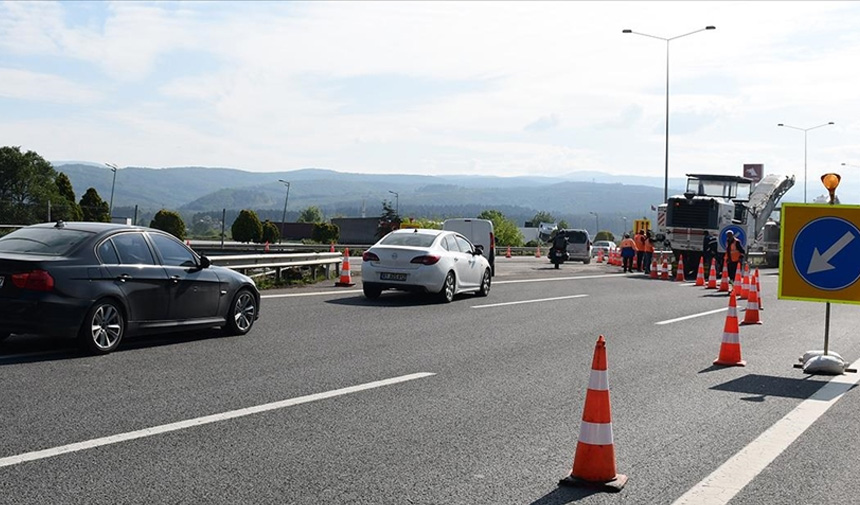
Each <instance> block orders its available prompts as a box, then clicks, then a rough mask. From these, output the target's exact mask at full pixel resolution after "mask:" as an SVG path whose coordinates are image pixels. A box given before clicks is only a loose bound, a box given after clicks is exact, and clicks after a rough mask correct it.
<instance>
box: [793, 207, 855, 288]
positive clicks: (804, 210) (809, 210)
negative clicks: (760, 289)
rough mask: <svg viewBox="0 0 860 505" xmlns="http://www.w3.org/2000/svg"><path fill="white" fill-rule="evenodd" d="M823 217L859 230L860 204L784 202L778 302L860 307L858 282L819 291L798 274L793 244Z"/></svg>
mask: <svg viewBox="0 0 860 505" xmlns="http://www.w3.org/2000/svg"><path fill="white" fill-rule="evenodd" d="M822 217H836V218H840V219H844V220H845V221H848V222H850V223H852V224H853V225H854V226H855V227H857V228H860V205H827V204H814V203H813V204H805V203H784V204H782V222H781V224H780V228H781V229H780V237H779V246H780V247H779V250H780V254H779V295H778V297H779V299H781V300H783V299H785V300H801V301H809V302H833V303H853V304H860V282H854V283H853V284H851V285H849V286H846V287H845V288H843V289H838V290H825V289H819V288H817V287H815V286H813V285H811V284H809V283H808V282H807V281H806V280H805V279H803V277H802V276H801V275H800V273H798V271H797V266H796V265H795V264H794V254H793V253H794V250H793V247H794V241H795V238H796V237H797V235H798V234H799V233H800V230H802V229H803V228H804V227H805V226H806V225H807V224H809V223H811V222H812V221H814V220H816V219H819V218H822Z"/></svg>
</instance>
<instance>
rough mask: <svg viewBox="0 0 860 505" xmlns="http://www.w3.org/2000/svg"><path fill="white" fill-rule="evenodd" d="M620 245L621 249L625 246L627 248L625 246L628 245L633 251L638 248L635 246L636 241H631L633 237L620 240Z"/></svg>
mask: <svg viewBox="0 0 860 505" xmlns="http://www.w3.org/2000/svg"><path fill="white" fill-rule="evenodd" d="M620 247H621V248H622V249H625V248H627V247H630V248H632V249H633V250H634V251H638V250H639V249H638V248H637V247H636V242H633V239H629V238H625V239H624V240H622V241H621V246H620Z"/></svg>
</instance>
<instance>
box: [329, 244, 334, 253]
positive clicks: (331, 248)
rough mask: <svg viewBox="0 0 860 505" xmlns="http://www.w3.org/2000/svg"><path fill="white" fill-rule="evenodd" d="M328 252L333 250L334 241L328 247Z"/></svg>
mask: <svg viewBox="0 0 860 505" xmlns="http://www.w3.org/2000/svg"><path fill="white" fill-rule="evenodd" d="M328 252H334V242H332V243H331V247H329V248H328Z"/></svg>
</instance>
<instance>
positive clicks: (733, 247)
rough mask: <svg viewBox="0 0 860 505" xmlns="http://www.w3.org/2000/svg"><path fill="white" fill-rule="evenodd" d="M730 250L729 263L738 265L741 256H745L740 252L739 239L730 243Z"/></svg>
mask: <svg viewBox="0 0 860 505" xmlns="http://www.w3.org/2000/svg"><path fill="white" fill-rule="evenodd" d="M728 249H729V251H728V252H729V261H731V262H732V263H737V262H738V261H740V259H741V256H743V255H742V254H741V252H740V251H739V250H738V243H737V239H735V240H732V241H731V243H729V247H728Z"/></svg>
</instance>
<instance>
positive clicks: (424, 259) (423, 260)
mask: <svg viewBox="0 0 860 505" xmlns="http://www.w3.org/2000/svg"><path fill="white" fill-rule="evenodd" d="M440 258H442V257H441V256H439V255H436V254H427V255H424V256H416V257H414V258H412V261H410V262H409V263H420V264H422V265H435V264H436V262H437V261H439V259H440Z"/></svg>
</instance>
